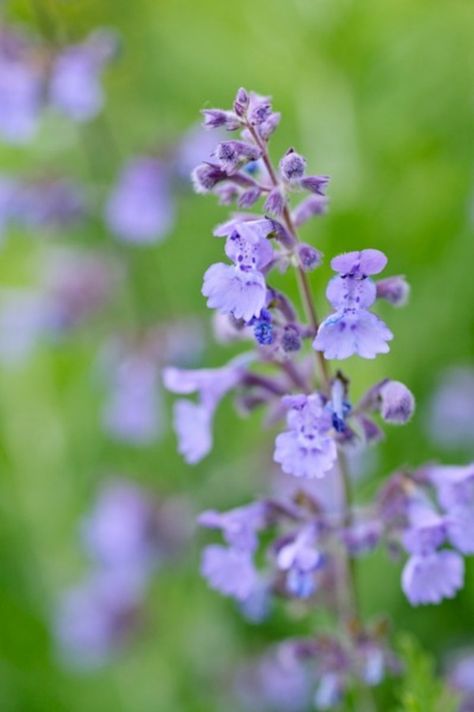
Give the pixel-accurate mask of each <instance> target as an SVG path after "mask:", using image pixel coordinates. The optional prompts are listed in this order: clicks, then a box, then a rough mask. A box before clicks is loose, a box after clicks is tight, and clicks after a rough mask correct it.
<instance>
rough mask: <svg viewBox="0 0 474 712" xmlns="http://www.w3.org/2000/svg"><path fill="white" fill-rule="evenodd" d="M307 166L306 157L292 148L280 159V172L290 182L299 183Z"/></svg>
mask: <svg viewBox="0 0 474 712" xmlns="http://www.w3.org/2000/svg"><path fill="white" fill-rule="evenodd" d="M305 167H306V159H305V158H303V156H300V154H299V153H296V151H295V150H293V149H292V148H290V149H288V151H287V152H286V154H285V155H284V156H283V158H282V159H281V161H280V173H281V175H282V178H283V180H285V181H287V182H288V183H298V182H299V181H300V179H301V178H302V177H303V175H304V171H305Z"/></svg>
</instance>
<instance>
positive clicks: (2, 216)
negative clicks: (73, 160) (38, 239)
mask: <svg viewBox="0 0 474 712" xmlns="http://www.w3.org/2000/svg"><path fill="white" fill-rule="evenodd" d="M85 213H86V201H85V196H84V191H83V189H82V187H80V186H79V185H77V184H76V183H73V182H72V181H70V180H67V179H64V178H61V179H60V178H46V177H45V178H42V179H40V180H38V179H34V180H32V179H28V178H23V179H16V178H12V177H9V176H6V175H2V176H0V237H1V236H3V235H4V233H5V232H6V231H7V230H9V229H11V228H15V227H16V228H19V229H20V230H25V231H27V232H31V233H37V232H45V231H51V232H58V231H59V230H64V229H65V228H70V227H73V226H74V225H75V224H76V223H77V222H79V221H80V220H81V218H83V217H84V215H85Z"/></svg>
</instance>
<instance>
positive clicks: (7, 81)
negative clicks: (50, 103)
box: [0, 29, 43, 144]
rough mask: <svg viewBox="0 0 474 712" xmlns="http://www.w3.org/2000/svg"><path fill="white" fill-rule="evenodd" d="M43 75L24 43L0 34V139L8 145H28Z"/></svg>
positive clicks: (7, 33)
mask: <svg viewBox="0 0 474 712" xmlns="http://www.w3.org/2000/svg"><path fill="white" fill-rule="evenodd" d="M42 83H43V75H42V71H41V67H40V66H39V64H38V62H37V61H36V58H35V52H34V48H33V47H32V46H31V45H30V43H29V42H28V40H25V39H24V38H23V37H20V36H19V35H17V34H15V33H13V32H12V31H11V30H9V29H2V30H1V31H0V135H1V136H2V138H3V139H4V140H5V141H7V142H8V143H12V144H21V143H26V142H27V141H29V140H30V139H31V138H32V137H33V135H34V133H35V132H36V128H37V124H38V119H39V113H40V108H41V103H42V101H41V99H42V97H41V94H42Z"/></svg>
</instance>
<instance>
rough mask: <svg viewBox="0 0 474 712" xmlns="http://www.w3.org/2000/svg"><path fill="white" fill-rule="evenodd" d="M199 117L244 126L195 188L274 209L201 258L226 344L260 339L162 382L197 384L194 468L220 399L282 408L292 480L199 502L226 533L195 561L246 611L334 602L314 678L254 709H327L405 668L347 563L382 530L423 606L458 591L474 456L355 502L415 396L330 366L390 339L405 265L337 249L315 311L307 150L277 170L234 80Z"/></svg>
mask: <svg viewBox="0 0 474 712" xmlns="http://www.w3.org/2000/svg"><path fill="white" fill-rule="evenodd" d="M203 115H204V126H205V127H206V128H208V129H220V130H221V131H224V130H225V131H228V132H240V135H239V136H237V137H236V138H233V139H231V140H224V141H220V142H219V143H218V145H217V146H216V148H215V149H214V151H212V152H211V155H210V158H209V160H208V161H204V162H201V163H200V164H199V165H198V166H197V167H196V168H195V169H194V171H193V182H194V187H195V190H196V191H197V192H198V193H212V194H214V195H216V196H217V198H218V200H219V202H220V203H221V204H223V205H231V204H232V203H236V204H237V206H238V207H239V208H240V209H243V210H244V211H248V210H249V208H251V207H252V206H255V205H257V204H258V203H259V201H261V203H262V208H261V211H260V212H259V211H258V210H256V211H255V212H237V213H233V214H232V215H231V217H230V219H229V220H227V221H226V222H224V223H222V224H220V225H218V226H217V228H216V229H215V230H214V235H215V236H216V237H223V238H225V254H226V256H227V258H228V260H229V262H228V263H223V262H218V263H216V264H213V265H211V267H209V268H208V269H207V271H206V272H205V275H204V283H203V287H202V293H203V295H204V296H205V297H206V298H207V305H208V306H209V307H210V308H211V309H213V310H216V312H217V314H216V315H215V317H214V328H215V331H216V336H217V338H218V340H219V341H220V342H221V343H223V344H226V343H232V342H239V341H240V340H250V339H252V338H253V341H254V344H255V348H254V352H253V355H252V354H251V355H245V356H244V357H242V358H241V359H238V358H237V359H236V358H234V359H233V360H232V361H231V362H230V363H229V364H228V365H227V366H224V367H221V368H217V369H201V370H198V371H180V370H177V369H173V368H169V369H167V370H166V371H165V372H164V382H165V386H166V387H167V388H168V390H170V391H172V392H174V393H178V394H183V395H184V394H191V393H194V392H197V393H198V400H197V402H196V401H190V400H180V401H178V402H177V403H176V404H175V414H174V425H175V430H176V433H177V436H178V442H179V449H180V452H181V453H182V454H183V455H184V457H185V459H186V460H187V461H188V462H189V463H197V462H199V461H200V460H201V459H202V458H203V457H204V456H205V455H207V454H208V453H209V452H210V450H211V447H212V430H211V423H212V419H213V416H214V413H215V409H216V406H217V404H218V402H219V401H220V399H221V398H222V396H223V395H224V394H227V393H228V392H230V391H236V404H237V407H238V409H239V411H240V412H241V413H244V414H246V413H249V412H251V411H253V410H255V409H256V408H259V407H265V408H266V411H267V418H266V422H267V424H270V425H272V426H273V425H276V424H278V423H280V422H281V421H284V420H285V419H286V426H285V425H280V426H279V428H280V433H279V434H278V435H277V437H276V440H275V446H274V453H273V459H274V461H275V462H276V463H277V464H278V465H280V467H281V470H282V472H283V473H284V474H282V475H281V476H282V477H286V478H287V480H288V479H292V480H293V481H294V482H296V483H297V485H295V486H294V487H293V488H290V487H288V486H287V487H286V488H285V492H284V493H283V494H280V495H279V496H277V497H275V498H269V499H259V500H257V501H256V502H251V503H249V504H247V505H244V506H241V507H239V508H237V509H231V510H230V511H227V512H221V513H219V512H216V511H209V512H205V513H204V514H203V515H201V517H200V519H199V522H200V524H201V525H202V526H204V527H206V528H213V529H218V530H220V531H221V533H222V537H223V539H224V543H223V544H222V543H217V544H216V543H212V544H209V545H208V546H206V548H205V549H204V552H203V557H202V564H201V572H202V574H203V576H204V577H205V578H206V579H207V581H208V583H209V585H210V586H211V587H212V588H214V589H216V590H218V591H219V592H221V593H222V594H224V595H226V596H229V597H231V598H234V599H236V600H237V601H238V602H239V605H240V607H241V609H242V610H243V612H244V614H245V612H246V611H248V610H251V609H252V605H253V604H252V602H253V601H255V600H258V601H260V602H261V601H262V600H264V599H265V605H264V606H261V609H262V610H263V609H264V611H265V613H266V614H267V615H268V614H269V613H270V611H271V607H270V606H269V603H270V601H271V598H272V597H273V596H280V597H283V598H286V599H297V600H298V601H299V606H301V607H303V609H304V606H305V603H304V602H305V601H306V606H308V605H310V604H311V603H312V602H315V601H317V602H318V603H319V604H320V605H324V606H325V607H327V608H328V609H329V610H330V611H332V612H333V613H334V614H335V615H336V617H337V618H338V620H339V624H340V628H341V630H340V632H339V634H338V635H337V636H334V637H328V638H326V639H325V638H322V639H320V638H319V637H318V636H316V637H315V638H313V639H311V640H309V641H298V642H296V643H295V645H294V646H293V648H292V649H293V654H294V655H295V656H296V658H294V659H296V660H297V661H298V665H297V668H298V666H299V664H300V663H301V664H302V665H304V666H307V665H308V663H309V666H310V668H312V671H311V675H310V678H309V679H310V680H311V683H310V686H309V687H308V686H307V684H306V682H305V681H303V678H302V677H301V676H300V673H301V670H297V672H296V679H297V683H296V687H295V689H297V688H298V689H297V692H295V696H294V700H289V701H288V700H287V697H286V688H285V686H284V683H283V681H282V682H281V684H280V681H279V680H278V679H277V680H276V681H272V682H271V683H270V684H268V681H269V680H272V676H268V677H265V675H263V678H262V679H261V680H260V681H259V684H260V683H262V685H263V688H264V693H263V698H262V699H261V700H260V702H259V703H258V705H257V706H258V709H261V708H263V709H267V708H268V709H289V710H291V709H299V708H300V707H301V708H303V707H304V706H305V705H307V704H308V697H307V693H308V690H311V689H312V693H311V694H312V696H313V704H314V706H315V707H316V708H317V709H331V708H333V707H335V706H337V705H338V704H339V703H340V701H341V699H342V697H343V695H344V694H345V692H346V690H348V689H349V688H350V687H352V686H353V685H354V683H355V682H356V681H358V683H357V684H360V683H362V684H364V685H366V686H367V687H370V686H373V685H377V684H378V683H379V682H380V681H381V680H382V679H383V677H384V675H385V674H386V673H387V672H391V671H392V672H395V671H397V670H398V667H399V666H398V664H397V663H396V660H395V658H394V656H393V654H392V653H391V652H390V650H389V647H388V643H387V641H386V639H385V637H386V636H385V634H384V632H382V631H380V630H376V629H375V627H374V626H372V627H371V626H370V625H369V624H365V623H364V622H363V621H362V620H361V619H360V611H359V610H358V603H357V595H356V593H355V586H356V581H355V579H354V577H353V575H352V573H351V571H352V566H351V562H350V561H349V560H350V559H351V558H357V557H359V556H364V555H367V554H368V553H370V552H371V551H373V550H374V549H375V548H376V547H377V546H378V545H379V544H381V543H384V544H386V545H387V546H388V547H389V550H390V551H393V549H394V547H398V549H400V550H402V549H405V550H406V551H407V552H408V555H409V558H408V561H407V562H406V564H405V567H404V570H403V574H402V588H403V591H404V592H405V594H406V595H407V597H408V599H409V601H410V602H411V603H412V604H413V605H417V604H420V603H437V602H439V601H440V600H442V599H443V598H447V597H451V596H453V595H454V594H455V593H456V591H457V590H458V589H459V588H460V587H461V586H462V583H463V575H464V562H463V558H462V555H463V554H469V553H472V551H473V536H472V524H471V522H472V519H473V506H472V487H473V485H472V468H435V467H425V468H422V469H420V470H417V471H416V472H415V473H413V474H412V475H409V474H408V473H403V474H398V475H394V476H392V477H391V478H390V479H389V480H388V482H387V483H386V485H385V486H384V487H383V488H382V491H381V492H380V493H379V496H378V497H377V499H376V501H375V502H372V503H369V504H367V505H364V506H361V507H357V508H355V507H354V506H353V505H352V504H351V501H352V498H351V489H352V486H353V483H352V482H351V480H350V476H349V472H348V470H347V467H346V458H348V457H349V456H350V455H351V454H353V453H355V452H356V453H357V452H360V451H362V450H363V449H364V448H367V446H370V445H372V444H375V443H377V442H379V441H380V440H381V438H382V437H383V431H382V429H381V428H380V425H379V423H378V422H377V420H379V419H380V420H381V421H383V422H384V423H387V424H393V425H403V424H405V423H407V422H409V420H410V419H411V417H412V415H413V413H414V409H415V399H414V396H413V394H412V393H411V391H410V390H409V389H408V388H407V387H406V386H405V385H404V384H403V383H401V382H400V381H397V380H390V379H384V380H382V381H379V382H377V383H376V384H375V385H373V386H372V387H371V388H369V389H368V390H367V392H366V393H365V394H363V395H362V397H361V398H360V399H359V400H358V401H357V402H354V401H353V389H352V384H351V382H350V379H349V378H348V377H347V376H346V375H345V374H344V373H343V372H342V371H341V370H337V371H336V372H333V371H332V370H331V365H330V363H329V362H330V361H331V360H337V361H342V360H345V359H347V358H349V357H350V356H353V355H357V356H360V357H362V358H363V359H373V358H375V357H376V356H377V355H378V354H384V353H387V352H388V351H389V345H388V344H389V342H390V341H391V339H392V338H393V335H392V333H391V331H390V329H389V328H388V327H387V325H386V324H385V323H384V322H383V321H382V320H381V319H380V318H379V317H378V316H377V315H376V314H375V313H374V312H373V311H372V308H373V306H374V304H375V302H376V300H384V301H386V302H388V303H389V304H391V305H393V306H395V307H398V306H402V305H403V304H405V303H406V301H407V298H408V295H409V286H408V283H407V282H406V280H405V278H404V277H403V276H389V277H386V278H384V279H380V280H378V281H375V280H374V277H375V275H378V274H379V273H380V272H382V270H383V269H384V268H385V266H386V264H387V257H386V256H385V255H384V254H383V253H382V252H381V251H380V250H377V249H363V250H359V251H352V252H348V253H344V254H340V255H338V256H336V257H334V258H333V259H332V260H331V267H332V269H333V270H334V271H335V272H336V273H337V274H336V276H334V277H333V278H332V279H331V280H330V282H329V284H328V287H327V290H326V296H327V299H328V301H329V302H330V304H331V306H332V307H333V310H334V311H333V313H332V314H330V315H329V316H328V317H327V318H326V319H324V320H323V321H322V322H319V319H318V314H317V308H316V306H315V304H314V302H313V296H312V293H311V288H310V284H309V281H308V278H307V272H308V271H311V270H314V269H316V268H317V267H319V265H320V264H321V263H322V254H321V252H320V251H319V250H318V249H317V248H316V247H313V246H312V245H309V244H304V243H301V242H300V240H299V237H298V233H297V228H298V227H299V226H300V225H302V224H303V223H304V222H306V221H307V220H308V219H309V218H311V217H313V216H316V215H321V214H323V213H324V212H325V211H326V209H327V197H326V195H325V190H326V187H327V184H328V178H327V176H324V175H310V174H307V161H306V159H305V158H304V156H302V155H300V154H299V153H298V152H297V151H296V150H295V149H294V148H290V149H288V150H287V151H286V153H285V154H284V155H283V156H282V157H281V159H280V160H279V162H278V166H277V167H275V166H274V164H273V163H272V160H271V158H270V154H269V149H268V141H269V138H270V137H271V135H272V134H273V132H274V131H275V129H276V128H277V126H278V123H279V121H280V115H279V114H278V113H276V112H274V111H273V108H272V104H271V100H270V98H269V97H267V96H261V95H259V94H256V93H254V92H247V91H246V90H245V89H239V91H238V92H237V95H236V97H235V100H234V103H233V106H232V109H230V110H223V109H206V110H204V111H203ZM304 192H306V194H307V195H306V197H303V199H302V200H300V201H299V202H298V197H297V196H299V195H301V193H304ZM308 193H309V195H308ZM295 196H296V204H295ZM290 268H294V269H295V271H296V276H297V280H298V286H299V293H300V299H301V301H302V307H303V309H302V310H301V311H302V312H304V317H302V316H301V315H300V313H299V310H298V309H297V308H296V307H295V305H294V304H293V303H292V300H291V299H290V298H289V297H288V296H287V294H285V293H284V292H283V291H281V290H280V289H279V288H277V287H276V285H275V284H274V271H276V270H278V272H280V273H285V272H286V271H288V270H289V269H290ZM279 283H281V278H280V279H279ZM315 365H316V370H315V371H314V366H315ZM341 559H342V561H341ZM262 592H263V594H262ZM257 618H258V616H257ZM284 645H286V644H284ZM290 647H291V645H290ZM295 651H296V652H295ZM263 667H264V668H265V669H266V666H265V665H264V666H263ZM254 672H255V671H254ZM264 672H265V670H264ZM293 672H294V669H293ZM291 675H292V673H291ZM303 677H304V678H305V680H306V676H305V675H304V676H303ZM292 679H293V677H291V679H290V680H289V688H290V690H292V689H293V687H292V682H291V680H292ZM252 684H255V676H254V679H253V681H252ZM273 686H274V692H275V694H274V696H273V697H272V694H273V693H272V689H271V688H272V687H273ZM300 687H301V690H303V689H304V695H303V697H301V698H300V697H299V689H300ZM290 697H291V695H290ZM252 699H253V698H252ZM303 699H304V701H303ZM298 700H301V701H300V702H298ZM292 702H294V705H293V706H292ZM279 703H280V704H279ZM252 704H254V706H255V702H254V701H252ZM299 705H300V706H299ZM304 708H305V707H304Z"/></svg>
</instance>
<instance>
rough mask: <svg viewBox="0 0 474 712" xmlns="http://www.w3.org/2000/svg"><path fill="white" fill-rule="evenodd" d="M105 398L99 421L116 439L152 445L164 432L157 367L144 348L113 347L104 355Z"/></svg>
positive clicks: (134, 443) (135, 443)
mask: <svg viewBox="0 0 474 712" xmlns="http://www.w3.org/2000/svg"><path fill="white" fill-rule="evenodd" d="M105 366H106V374H105V375H106V381H107V396H106V400H105V403H104V406H103V412H102V422H103V425H104V428H105V430H106V431H107V432H108V433H109V435H111V436H112V437H114V438H116V439H117V440H122V441H124V442H127V443H130V444H132V445H145V444H149V443H152V442H154V441H155V440H157V439H158V438H160V437H161V435H162V433H163V420H162V404H161V390H160V382H159V372H158V364H157V362H156V360H155V359H154V358H153V356H152V355H151V354H150V353H148V352H147V350H146V348H140V346H138V347H137V348H133V347H131V348H127V347H124V346H123V345H121V344H116V345H115V347H114V346H113V347H112V348H110V349H109V350H108V351H107V352H106V354H105Z"/></svg>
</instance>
